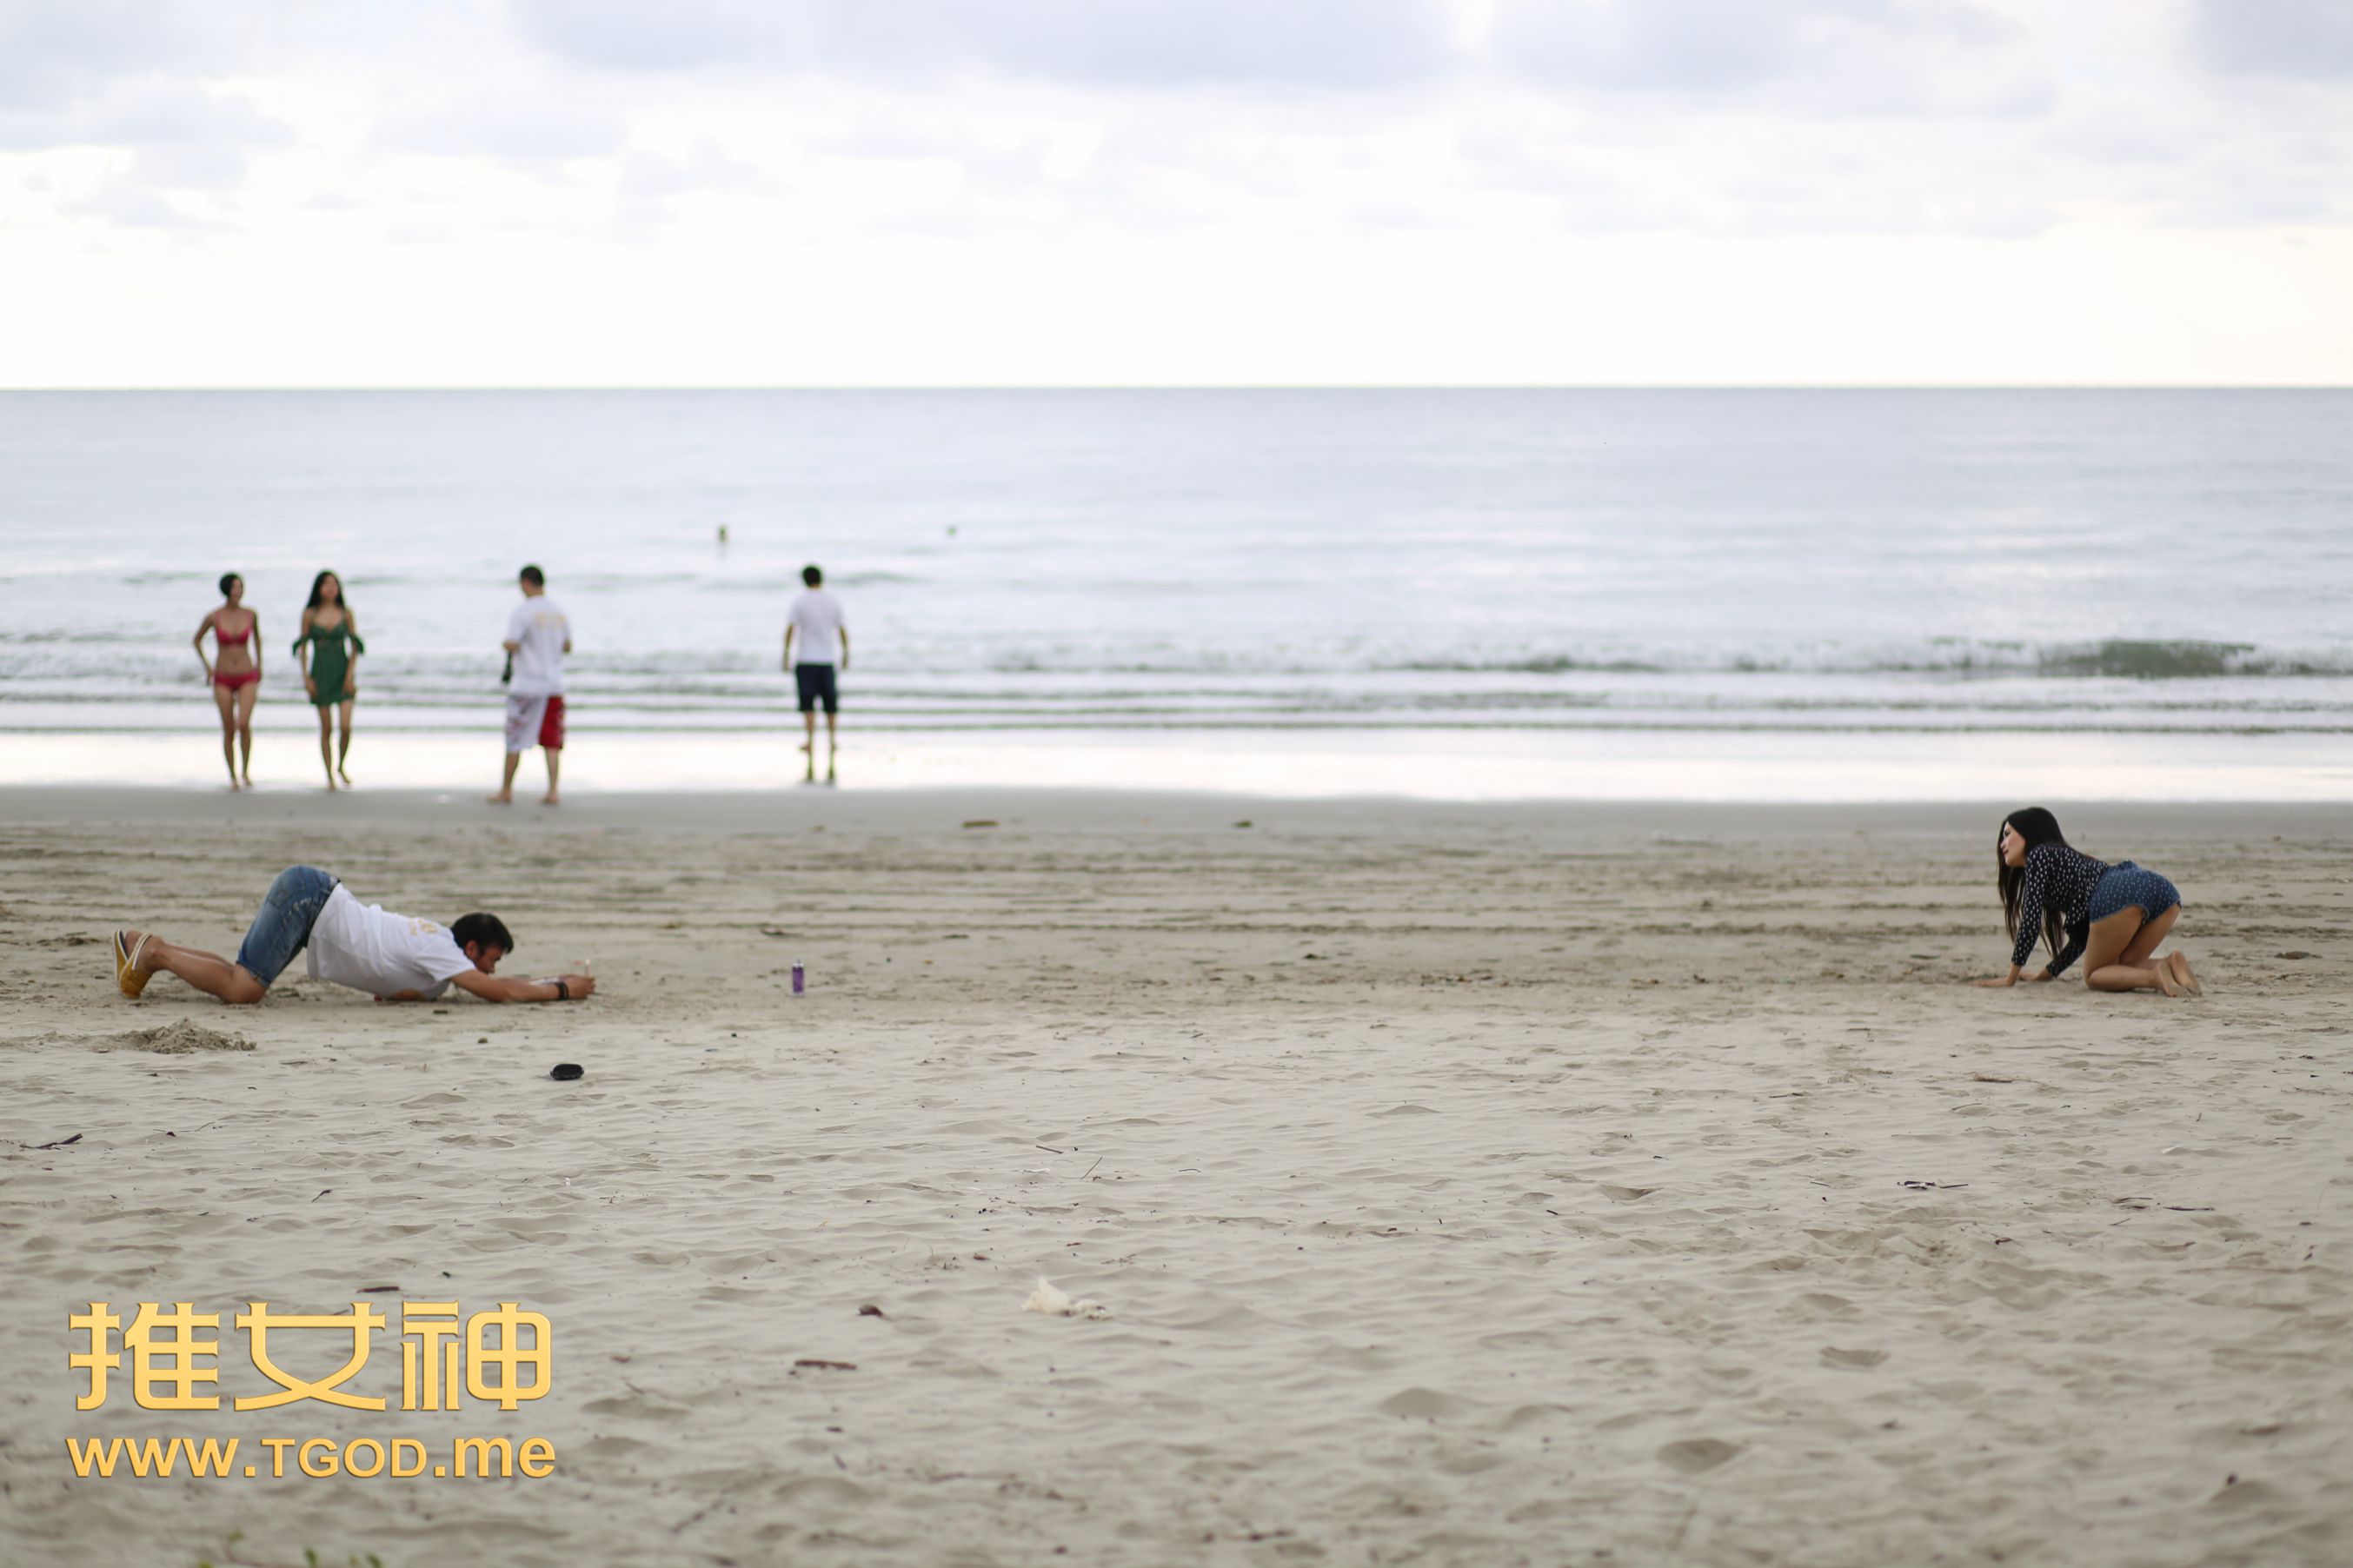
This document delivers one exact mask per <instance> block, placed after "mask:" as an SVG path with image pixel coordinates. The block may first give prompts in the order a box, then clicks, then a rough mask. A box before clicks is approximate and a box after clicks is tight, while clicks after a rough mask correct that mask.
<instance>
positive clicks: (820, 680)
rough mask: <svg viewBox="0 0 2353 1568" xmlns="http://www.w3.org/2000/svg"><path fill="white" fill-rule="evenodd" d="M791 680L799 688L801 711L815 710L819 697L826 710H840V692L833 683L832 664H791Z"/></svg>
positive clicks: (834, 711)
mask: <svg viewBox="0 0 2353 1568" xmlns="http://www.w3.org/2000/svg"><path fill="white" fill-rule="evenodd" d="M793 681H794V683H795V684H796V685H797V686H798V687H799V688H800V689H801V711H802V712H804V713H814V712H816V711H817V705H818V700H820V699H822V700H824V702H825V710H826V711H827V712H828V713H839V712H840V711H841V692H840V691H839V689H837V688H836V687H835V686H834V684H833V666H831V665H829V664H797V665H795V666H793Z"/></svg>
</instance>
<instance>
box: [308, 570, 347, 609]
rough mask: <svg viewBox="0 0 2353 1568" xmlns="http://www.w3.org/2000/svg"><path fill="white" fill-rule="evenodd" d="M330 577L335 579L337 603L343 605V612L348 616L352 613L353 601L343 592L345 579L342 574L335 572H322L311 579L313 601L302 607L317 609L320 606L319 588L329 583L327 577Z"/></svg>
mask: <svg viewBox="0 0 2353 1568" xmlns="http://www.w3.org/2000/svg"><path fill="white" fill-rule="evenodd" d="M330 577H332V578H334V580H335V603H336V604H338V605H342V606H343V614H345V615H347V616H348V615H350V614H351V613H352V601H351V599H350V598H349V596H348V595H345V594H344V593H343V576H342V574H340V573H335V572H322V573H320V574H318V575H317V576H316V577H313V578H311V602H310V603H309V604H307V605H303V606H302V607H303V608H304V609H306V610H315V609H317V608H318V607H319V590H320V589H322V588H323V587H325V586H326V585H327V579H328V578H330Z"/></svg>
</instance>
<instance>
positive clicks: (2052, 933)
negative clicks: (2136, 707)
mask: <svg viewBox="0 0 2353 1568" xmlns="http://www.w3.org/2000/svg"><path fill="white" fill-rule="evenodd" d="M1995 856H1996V860H1995V867H1994V881H1995V884H1996V886H1998V887H1999V888H2000V889H2001V909H2002V915H2003V918H2004V919H2005V920H2006V921H2008V922H2009V924H2010V940H2011V944H2012V945H2011V947H2010V973H2008V974H2007V975H2002V976H1998V977H1996V978H1993V979H1990V980H1976V981H1972V982H1970V984H1974V985H2015V984H2018V982H2019V981H2020V980H2021V978H2022V979H2026V980H2050V979H2053V978H2055V977H2056V976H2058V975H2059V974H2061V973H2063V972H2064V971H2065V970H2066V968H2067V966H2068V965H2069V964H2071V963H2074V962H2075V960H2076V959H2078V958H2081V959H2083V961H2084V984H2086V985H2088V986H2090V987H2091V988H2092V989H2093V990H2094V991H2162V992H2164V993H2165V994H2167V995H2168V996H2180V995H2184V994H2188V995H2192V996H2194V995H2198V994H2200V987H2199V984H2198V976H2197V975H2195V974H2193V973H2190V971H2189V955H2188V954H2187V953H2184V952H2179V951H2177V952H2168V953H2167V954H2165V955H2164V956H2163V957H2158V954H2157V946H2158V943H2159V942H2163V941H2164V940H2165V933H2166V932H2168V931H2171V930H2172V929H2173V922H2174V920H2175V918H2176V917H2177V916H2179V914H2180V913H2181V895H2180V893H2179V892H2178V891H2176V890H2175V889H2174V886H2173V884H2172V883H2171V882H2168V881H2167V880H2166V879H2164V878H2162V877H2160V876H2158V874H2157V873H2156V872H2154V871H2146V870H2143V869H2142V868H2140V867H2138V866H2136V865H2134V864H2133V863H2132V862H2131V861H2129V860H2122V861H2118V862H2117V863H2116V865H2114V866H2111V865H2109V864H2107V863H2106V862H2105V861H2103V860H2094V859H2093V858H2091V857H2090V856H2089V855H2086V854H2084V853H2083V852H2082V851H2080V850H2078V849H2075V848H2073V847H2071V846H2070V845H2069V844H2068V842H2067V840H2066V838H2065V837H2064V836H2063V835H2062V834H2061V833H2060V831H2059V819H2058V818H2057V817H2055V816H2052V815H2051V814H2050V813H2049V812H2047V811H2045V810H2043V809H2042V807H2041V806H2039V805H2031V806H2028V807H2027V808H2026V809H2025V810H2023V811H2013V812H2011V813H2010V816H2007V817H2004V818H2003V819H2002V824H2001V837H2000V841H1999V847H1997V849H1996V851H1995ZM2037 937H2041V938H2042V939H2044V940H2045V941H2047V942H2050V944H2051V952H2052V959H2051V966H2050V967H2049V968H2048V969H2041V970H2037V971H2036V972H2035V973H2031V974H2028V973H2025V970H2026V961H2027V960H2028V959H2030V958H2031V957H2033V956H2034V942H2035V939H2036V938H2037Z"/></svg>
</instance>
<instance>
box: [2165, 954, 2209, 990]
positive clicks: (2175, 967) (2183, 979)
mask: <svg viewBox="0 0 2353 1568" xmlns="http://www.w3.org/2000/svg"><path fill="white" fill-rule="evenodd" d="M2165 962H2166V965H2167V967H2168V968H2170V969H2171V970H2172V971H2173V978H2174V979H2176V980H2178V981H2179V982H2180V983H2181V988H2182V989H2183V990H2184V991H2187V992H2189V994H2191V995H2192V996H2203V995H2205V994H2206V988H2205V987H2204V986H2203V985H2200V984H2198V976H2197V975H2195V974H2194V973H2190V969H2189V954H2188V953H2186V952H2168V953H2167V954H2166V955H2165Z"/></svg>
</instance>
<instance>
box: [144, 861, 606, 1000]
mask: <svg viewBox="0 0 2353 1568" xmlns="http://www.w3.org/2000/svg"><path fill="white" fill-rule="evenodd" d="M306 948H307V949H308V950H309V951H310V954H311V960H310V973H311V979H313V980H325V981H330V982H332V983H333V984H337V985H348V986H350V987H352V988H353V990H355V991H364V992H366V993H368V994H370V995H372V996H374V997H375V999H376V1000H377V1001H379V1002H431V1001H435V1000H437V999H438V998H439V996H440V995H441V994H442V993H443V992H444V991H447V990H448V988H449V987H450V986H451V985H452V984H455V985H456V986H457V987H458V988H459V990H461V991H470V992H472V993H473V994H475V995H477V996H480V997H481V998H482V999H483V1000H484V1001H488V1002H577V1001H579V1000H580V999H581V998H582V997H584V996H586V995H588V994H590V993H592V992H594V991H595V990H596V981H595V979H593V978H592V977H590V976H588V975H586V974H566V975H565V976H563V977H562V978H560V979H555V980H501V979H500V978H498V976H497V974H496V973H494V971H496V970H497V968H498V966H499V960H500V959H501V958H504V957H505V956H506V955H507V954H508V953H510V952H513V951H514V938H513V937H512V936H511V935H509V934H508V931H507V928H506V926H505V924H504V923H503V922H502V921H500V919H499V917H498V916H496V915H489V914H472V915H467V916H464V917H463V918H461V919H460V920H459V921H458V923H457V924H455V925H452V926H448V927H443V926H438V925H436V924H434V923H433V922H432V921H426V920H417V919H415V918H413V917H411V916H408V915H396V914H394V913H392V912H391V911H390V910H386V909H385V908H384V907H383V906H382V905H380V904H363V903H361V902H360V901H359V900H357V899H355V898H353V897H352V894H351V889H348V888H346V887H344V886H343V883H342V882H341V881H339V880H337V879H335V878H333V877H332V876H330V875H328V874H327V873H326V872H324V871H322V870H320V869H319V868H317V867H315V866H289V867H288V868H286V869H285V870H283V871H280V872H279V873H278V878H277V880H275V881H273V882H271V883H270V884H269V892H267V893H266V894H264V895H262V900H261V912H260V913H259V914H257V915H255V916H254V917H253V924H252V925H251V926H250V927H248V929H247V931H246V933H245V941H244V942H243V944H242V945H240V946H239V947H238V948H237V958H236V959H235V961H233V962H232V961H231V960H229V959H226V958H223V957H222V956H221V955H220V954H218V953H216V952H204V951H203V950H202V949H199V948H193V947H182V946H180V945H178V944H177V943H175V942H165V941H164V939H163V938H162V937H159V936H156V935H154V934H153V932H150V931H116V932H115V933H114V983H115V984H116V985H117V986H118V987H120V988H121V992H122V994H124V995H125V996H136V995H138V994H140V993H141V992H142V991H144V990H145V989H146V988H147V982H148V981H149V980H150V979H152V978H153V977H154V975H155V973H156V972H157V971H159V970H160V971H162V972H163V973H167V974H176V975H178V976H179V977H180V978H181V979H183V980H185V981H186V982H187V983H188V984H191V985H193V986H195V988H196V989H197V990H199V991H202V992H205V993H206V994H209V995H214V996H217V997H219V998H220V999H221V1000H222V1001H224V1002H234V1003H239V1004H244V1003H253V1002H259V1001H260V1000H261V999H262V998H263V997H264V996H267V995H269V987H270V986H271V985H272V984H275V983H276V981H277V979H278V976H279V974H280V973H281V972H283V971H284V969H285V968H286V966H287V965H288V964H290V963H293V962H294V955H295V954H296V953H298V952H302V951H303V950H304V949H306Z"/></svg>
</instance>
